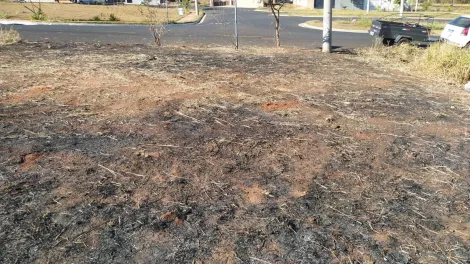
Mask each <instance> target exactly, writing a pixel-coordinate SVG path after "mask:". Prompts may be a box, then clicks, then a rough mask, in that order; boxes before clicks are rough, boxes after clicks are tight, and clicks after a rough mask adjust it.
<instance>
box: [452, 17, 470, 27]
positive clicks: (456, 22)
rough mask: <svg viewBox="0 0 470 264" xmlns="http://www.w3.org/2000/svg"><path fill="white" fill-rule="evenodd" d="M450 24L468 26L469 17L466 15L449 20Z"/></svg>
mask: <svg viewBox="0 0 470 264" xmlns="http://www.w3.org/2000/svg"><path fill="white" fill-rule="evenodd" d="M449 24H450V25H453V26H457V27H464V28H467V27H470V18H468V17H458V18H456V19H454V20H452V21H450V22H449Z"/></svg>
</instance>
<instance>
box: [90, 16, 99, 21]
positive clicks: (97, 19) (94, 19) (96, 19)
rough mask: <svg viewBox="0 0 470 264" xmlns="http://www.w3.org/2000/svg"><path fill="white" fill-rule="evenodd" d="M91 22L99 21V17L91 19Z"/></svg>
mask: <svg viewBox="0 0 470 264" xmlns="http://www.w3.org/2000/svg"><path fill="white" fill-rule="evenodd" d="M91 21H101V18H100V16H94V17H92V18H91Z"/></svg>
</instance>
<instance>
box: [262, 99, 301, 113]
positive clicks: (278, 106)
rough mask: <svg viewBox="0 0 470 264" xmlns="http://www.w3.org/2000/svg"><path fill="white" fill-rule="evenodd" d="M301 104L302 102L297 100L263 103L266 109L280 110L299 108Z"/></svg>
mask: <svg viewBox="0 0 470 264" xmlns="http://www.w3.org/2000/svg"><path fill="white" fill-rule="evenodd" d="M300 106H301V104H300V102H296V101H285V102H270V103H264V104H262V105H261V108H263V110H264V111H279V110H287V109H292V108H299V107H300Z"/></svg>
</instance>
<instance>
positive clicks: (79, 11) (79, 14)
mask: <svg viewBox="0 0 470 264" xmlns="http://www.w3.org/2000/svg"><path fill="white" fill-rule="evenodd" d="M27 2H29V1H27ZM25 6H26V7H29V8H32V5H31V4H29V3H25V4H23V3H12V2H11V1H8V2H2V1H0V14H2V13H3V14H4V15H6V16H7V18H8V19H22V20H31V15H32V12H31V11H29V10H28V9H26V8H25ZM41 8H42V10H43V11H44V13H45V14H46V16H47V21H93V22H94V23H97V21H95V19H94V17H99V18H100V19H101V20H102V21H106V23H110V21H109V16H110V15H111V14H113V15H114V16H116V17H117V18H118V19H119V21H114V22H115V23H145V22H146V20H145V17H144V16H142V13H141V10H142V6H136V5H86V4H71V3H69V4H56V3H42V4H41ZM143 10H144V12H146V10H145V8H144V9H143ZM156 10H158V12H156V13H155V15H156V18H158V19H161V20H165V19H166V10H165V9H164V8H161V9H156ZM181 18H182V17H181V16H179V15H178V10H177V9H176V8H170V9H169V10H168V19H169V20H170V21H178V20H179V19H181Z"/></svg>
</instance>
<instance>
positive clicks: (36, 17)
mask: <svg viewBox="0 0 470 264" xmlns="http://www.w3.org/2000/svg"><path fill="white" fill-rule="evenodd" d="M31 19H32V20H39V21H43V20H46V19H47V16H46V13H44V11H42V9H41V8H39V9H38V11H37V12H35V13H33V14H32V15H31Z"/></svg>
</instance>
